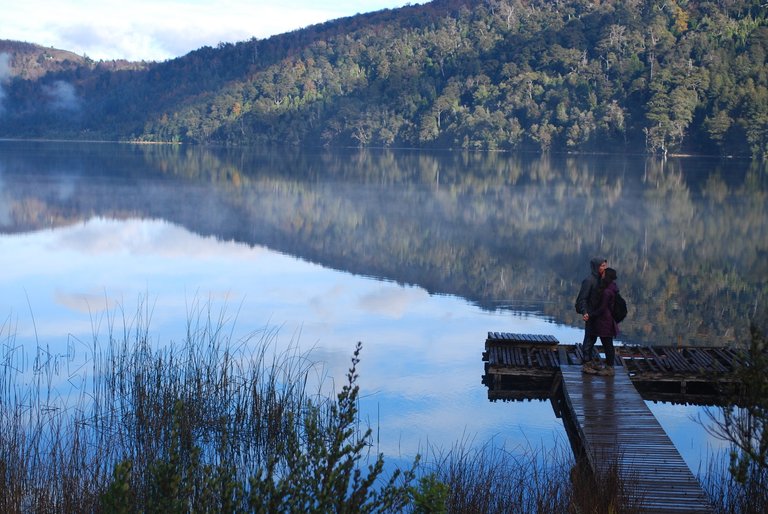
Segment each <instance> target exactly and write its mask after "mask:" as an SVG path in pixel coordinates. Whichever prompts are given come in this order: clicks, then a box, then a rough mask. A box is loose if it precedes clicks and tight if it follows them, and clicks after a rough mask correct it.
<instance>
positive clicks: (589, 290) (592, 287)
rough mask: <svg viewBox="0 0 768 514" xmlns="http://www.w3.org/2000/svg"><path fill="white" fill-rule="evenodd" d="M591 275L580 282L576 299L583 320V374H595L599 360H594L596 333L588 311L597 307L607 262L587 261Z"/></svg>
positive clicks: (603, 260) (577, 309) (596, 259)
mask: <svg viewBox="0 0 768 514" xmlns="http://www.w3.org/2000/svg"><path fill="white" fill-rule="evenodd" d="M589 267H590V271H591V273H590V274H589V276H588V277H587V278H585V279H584V280H583V281H582V282H581V289H580V290H579V295H578V296H577V297H576V312H578V313H579V314H581V316H582V319H583V320H584V341H583V343H582V345H583V347H584V348H583V350H584V360H583V362H582V365H583V367H582V370H583V371H584V372H585V373H596V372H597V366H598V365H599V359H595V357H596V355H595V352H594V348H595V342H596V341H597V333H596V332H595V323H594V320H591V319H590V316H589V310H590V309H591V308H594V307H597V303H598V302H599V301H600V298H599V296H598V289H599V287H600V280H601V279H602V276H603V273H604V272H605V269H606V268H607V267H608V261H607V260H606V259H602V258H594V259H592V260H591V261H589Z"/></svg>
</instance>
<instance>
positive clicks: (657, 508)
mask: <svg viewBox="0 0 768 514" xmlns="http://www.w3.org/2000/svg"><path fill="white" fill-rule="evenodd" d="M561 373H562V380H563V382H562V386H563V393H564V397H565V403H566V405H567V407H568V413H569V415H570V416H571V418H572V420H573V425H574V426H575V427H576V430H577V431H578V436H579V440H580V442H581V445H582V446H583V449H584V454H585V456H586V458H587V460H588V461H589V464H590V467H591V468H592V469H593V470H607V469H608V466H612V465H617V466H618V469H619V470H621V471H622V472H623V473H625V476H628V477H630V482H631V483H632V484H634V485H635V486H636V489H635V490H633V491H631V493H632V495H633V500H636V501H638V503H639V505H641V506H642V508H643V511H644V512H648V513H659V514H662V513H670V514H671V513H686V514H693V513H696V514H698V513H702V514H703V513H711V512H712V506H711V505H710V503H709V500H708V499H707V496H706V494H705V493H704V491H703V490H702V488H701V485H700V484H699V482H698V480H697V479H696V477H694V476H693V473H692V472H691V470H690V469H689V468H688V465H687V464H686V463H685V461H684V460H683V458H682V457H681V456H680V453H679V452H678V451H677V449H676V448H675V446H674V444H672V441H671V440H670V439H669V436H668V435H667V434H666V432H664V429H663V428H662V427H661V425H659V423H658V421H657V420H656V418H655V417H654V415H653V413H652V412H651V411H650V409H648V406H647V405H646V404H645V402H644V401H643V399H642V398H641V396H640V394H639V393H638V392H637V390H636V389H635V388H634V386H633V385H632V382H631V381H630V380H629V376H628V375H627V373H626V372H625V371H624V370H622V369H621V368H618V370H617V373H616V376H614V377H602V376H595V375H584V374H583V373H582V372H581V367H580V366H573V365H568V366H563V367H562V368H561Z"/></svg>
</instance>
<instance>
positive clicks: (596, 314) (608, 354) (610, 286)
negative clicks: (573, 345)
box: [588, 268, 619, 376]
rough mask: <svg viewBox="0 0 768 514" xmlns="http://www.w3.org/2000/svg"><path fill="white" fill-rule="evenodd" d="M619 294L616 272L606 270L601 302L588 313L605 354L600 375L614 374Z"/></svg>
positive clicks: (600, 290) (599, 295)
mask: <svg viewBox="0 0 768 514" xmlns="http://www.w3.org/2000/svg"><path fill="white" fill-rule="evenodd" d="M618 292H619V286H617V285H616V270H615V269H613V268H606V270H605V273H603V279H602V281H601V282H600V287H599V289H598V297H599V299H600V301H599V302H598V304H597V307H595V308H594V309H592V310H590V311H589V312H588V314H589V319H591V320H592V321H593V323H594V330H595V335H596V336H597V337H599V338H600V342H601V343H602V344H603V351H604V352H605V367H604V368H599V369H598V370H597V374H598V375H608V376H612V375H613V374H614V370H613V364H614V360H615V358H616V352H615V350H614V348H613V338H614V337H616V336H617V335H619V325H618V323H616V320H614V319H613V314H612V313H613V302H614V300H615V298H616V294H617V293H618Z"/></svg>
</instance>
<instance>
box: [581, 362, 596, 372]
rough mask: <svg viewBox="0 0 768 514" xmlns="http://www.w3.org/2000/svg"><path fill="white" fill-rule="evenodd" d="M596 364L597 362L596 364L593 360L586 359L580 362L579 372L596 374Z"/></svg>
mask: <svg viewBox="0 0 768 514" xmlns="http://www.w3.org/2000/svg"><path fill="white" fill-rule="evenodd" d="M598 366H599V364H597V363H596V362H595V361H587V362H585V363H584V364H582V366H581V372H582V373H587V374H589V375H597V371H598V369H599V368H598Z"/></svg>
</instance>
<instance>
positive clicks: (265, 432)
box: [0, 305, 317, 513]
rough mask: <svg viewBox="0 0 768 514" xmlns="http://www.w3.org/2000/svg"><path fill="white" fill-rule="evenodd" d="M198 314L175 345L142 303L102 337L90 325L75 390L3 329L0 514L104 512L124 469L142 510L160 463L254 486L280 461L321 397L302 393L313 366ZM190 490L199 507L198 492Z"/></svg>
mask: <svg viewBox="0 0 768 514" xmlns="http://www.w3.org/2000/svg"><path fill="white" fill-rule="evenodd" d="M195 310H196V311H195V312H193V313H192V316H190V317H189V319H190V321H189V322H188V324H187V330H186V336H185V337H184V339H183V340H182V342H181V343H180V344H171V345H169V346H158V347H155V346H156V345H153V344H152V341H151V339H150V333H149V326H148V325H149V323H148V321H149V318H150V317H151V316H150V314H151V312H150V310H149V308H148V307H147V306H146V305H141V306H140V308H139V309H137V312H136V313H135V314H134V315H133V316H131V317H128V316H126V315H125V312H124V311H121V310H119V309H118V310H116V311H115V312H114V313H112V314H111V315H110V316H109V317H108V318H107V319H106V334H102V332H103V331H102V327H101V326H100V325H101V323H102V322H101V321H99V322H97V323H94V336H93V340H92V341H91V342H90V344H89V346H90V360H89V362H88V363H87V364H88V368H87V369H82V370H80V376H81V377H82V376H84V377H87V379H86V380H80V381H78V384H77V385H78V386H80V387H77V388H75V387H72V384H71V383H69V382H67V381H66V380H62V377H64V378H67V374H66V373H65V371H64V370H63V367H64V364H65V361H66V359H67V357H66V355H64V356H62V355H59V356H55V357H52V353H51V352H50V351H49V350H48V349H45V348H42V347H38V349H37V355H36V357H35V359H34V362H33V363H32V365H31V366H29V369H26V368H27V367H25V366H23V365H20V364H19V362H17V360H18V358H17V357H18V355H19V353H20V352H22V351H23V349H21V348H20V347H19V345H18V344H17V343H16V341H15V330H14V329H13V328H12V327H11V326H10V324H6V325H5V326H4V329H5V330H3V341H2V348H4V349H5V350H4V355H3V356H2V357H3V363H2V364H3V365H2V366H0V406H1V407H2V410H1V411H0V412H1V413H2V414H1V417H0V434H2V437H0V478H2V481H3V489H4V494H2V495H0V512H4V513H11V512H30V511H36V512H84V511H98V510H100V501H101V500H100V496H101V495H102V494H103V493H104V491H105V490H106V489H107V487H108V484H110V483H112V482H113V481H114V480H115V473H121V472H122V473H127V470H130V473H128V475H129V482H130V483H129V484H127V485H129V486H130V490H131V491H132V494H133V495H134V496H135V497H134V498H133V501H134V502H135V505H137V506H145V505H147V502H148V501H149V498H148V497H149V496H150V495H151V494H152V491H153V490H154V489H153V488H155V489H156V488H157V487H158V483H159V482H160V481H161V480H160V476H161V475H162V473H163V470H162V469H161V468H162V464H163V463H169V462H173V465H174V466H175V468H174V469H173V470H172V471H173V472H174V473H177V475H178V476H172V477H171V479H176V478H180V479H181V480H182V481H184V482H193V481H194V480H200V479H202V478H203V474H202V472H203V471H204V469H203V468H205V467H206V466H208V467H209V468H210V469H207V471H211V470H216V471H218V472H221V471H222V470H223V469H224V468H226V470H227V473H228V474H229V476H228V480H229V481H230V482H232V483H240V484H247V483H248V479H249V478H250V477H252V476H254V475H256V474H257V473H258V472H259V470H260V469H262V468H263V467H264V466H266V464H267V462H268V461H270V460H271V459H273V456H274V455H275V454H276V452H277V451H278V447H279V445H280V444H281V441H283V440H284V439H285V438H286V437H287V434H289V433H290V432H291V431H292V430H294V426H293V424H295V423H298V422H301V414H302V413H303V412H304V409H305V407H306V405H308V404H309V403H311V402H312V401H316V398H313V395H314V396H316V394H317V392H316V391H307V389H306V386H307V384H308V378H309V377H310V376H311V375H312V372H313V370H315V366H314V364H313V363H312V362H311V361H310V360H309V359H308V358H307V355H305V354H302V353H299V352H298V351H297V350H296V348H295V347H292V348H290V349H288V350H287V351H285V352H282V353H276V352H275V351H274V345H273V342H274V338H275V336H276V333H275V331H270V330H264V331H261V332H256V333H253V334H249V335H247V336H246V337H244V338H241V339H234V338H233V335H232V333H231V331H227V329H228V328H229V327H231V323H229V322H228V320H227V318H226V315H225V312H224V311H223V310H222V311H220V312H218V313H215V312H214V311H213V310H212V309H211V308H210V306H208V307H206V306H199V305H197V306H196V307H195ZM174 452H175V453H174ZM173 459H177V461H173ZM195 473H196V475H195ZM166 485H167V484H166ZM190 486H192V487H193V488H195V491H193V492H192V493H190V494H191V498H192V499H196V498H195V494H197V491H198V490H200V487H199V484H190ZM178 487H181V485H179V486H178ZM167 492H168V491H165V492H164V493H163V494H165V493H167ZM157 494H158V495H160V494H161V492H160V491H158V492H157ZM182 510H183V509H182Z"/></svg>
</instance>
